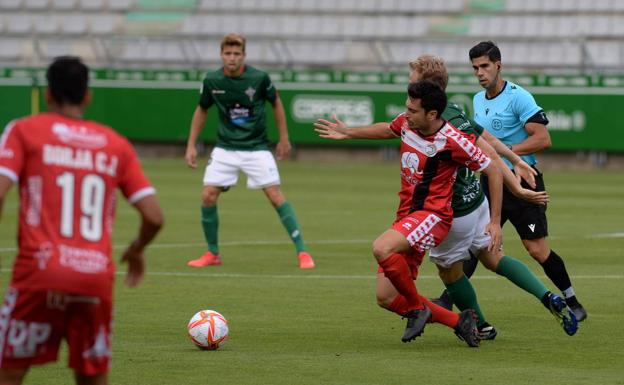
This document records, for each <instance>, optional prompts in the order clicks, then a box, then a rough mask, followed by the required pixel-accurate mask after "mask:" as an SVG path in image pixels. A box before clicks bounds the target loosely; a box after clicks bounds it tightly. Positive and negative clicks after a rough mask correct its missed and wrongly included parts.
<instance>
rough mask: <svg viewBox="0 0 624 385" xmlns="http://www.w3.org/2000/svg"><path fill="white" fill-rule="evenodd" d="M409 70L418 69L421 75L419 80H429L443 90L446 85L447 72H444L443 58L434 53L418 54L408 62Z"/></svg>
mask: <svg viewBox="0 0 624 385" xmlns="http://www.w3.org/2000/svg"><path fill="white" fill-rule="evenodd" d="M409 67H410V70H411V71H418V73H420V76H421V80H429V81H431V82H433V83H435V84H437V85H438V86H440V87H441V88H442V89H443V90H446V86H447V85H448V72H446V66H445V65H444V60H442V58H441V57H439V56H435V55H420V56H419V57H418V58H416V59H415V60H412V61H411V62H409Z"/></svg>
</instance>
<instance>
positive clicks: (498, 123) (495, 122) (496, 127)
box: [492, 119, 503, 131]
mask: <svg viewBox="0 0 624 385" xmlns="http://www.w3.org/2000/svg"><path fill="white" fill-rule="evenodd" d="M492 128H493V129H494V130H496V131H499V130H500V129H502V128H503V122H502V121H501V120H500V119H493V120H492Z"/></svg>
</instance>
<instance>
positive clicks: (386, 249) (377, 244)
mask: <svg viewBox="0 0 624 385" xmlns="http://www.w3.org/2000/svg"><path fill="white" fill-rule="evenodd" d="M391 254H392V248H391V246H390V245H388V244H387V243H386V242H384V241H382V240H379V239H376V240H375V241H374V242H373V255H374V256H375V258H376V259H377V260H378V261H381V260H384V259H386V258H387V257H389V256H390V255H391Z"/></svg>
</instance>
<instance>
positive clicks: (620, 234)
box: [0, 232, 624, 253]
mask: <svg viewBox="0 0 624 385" xmlns="http://www.w3.org/2000/svg"><path fill="white" fill-rule="evenodd" d="M548 238H550V239H566V237H559V236H552V237H548ZM583 238H585V239H604V238H624V232H616V233H601V234H593V235H586V236H584V237H583ZM372 242H373V240H372V239H333V240H332V239H326V240H320V241H306V243H307V244H310V245H336V244H360V243H371V244H372ZM291 243H292V242H291V241H230V242H220V243H219V245H220V246H271V245H290V244H291ZM205 245H206V244H205V243H204V242H196V243H154V244H151V245H149V246H148V249H152V248H153V249H175V248H179V247H201V246H205ZM126 247H128V245H126V244H123V245H115V246H113V248H114V249H117V250H118V249H125V248H126ZM15 251H17V249H16V248H15V247H4V248H0V253H3V252H15Z"/></svg>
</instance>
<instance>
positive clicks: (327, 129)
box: [314, 115, 349, 140]
mask: <svg viewBox="0 0 624 385" xmlns="http://www.w3.org/2000/svg"><path fill="white" fill-rule="evenodd" d="M332 119H333V120H334V121H333V122H331V121H329V120H326V119H318V120H317V121H316V123H314V131H316V132H317V133H318V135H319V136H320V137H321V138H325V139H334V140H343V139H347V138H348V137H349V136H348V135H347V125H346V124H344V122H343V121H341V120H340V119H338V117H337V116H336V115H332Z"/></svg>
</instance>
